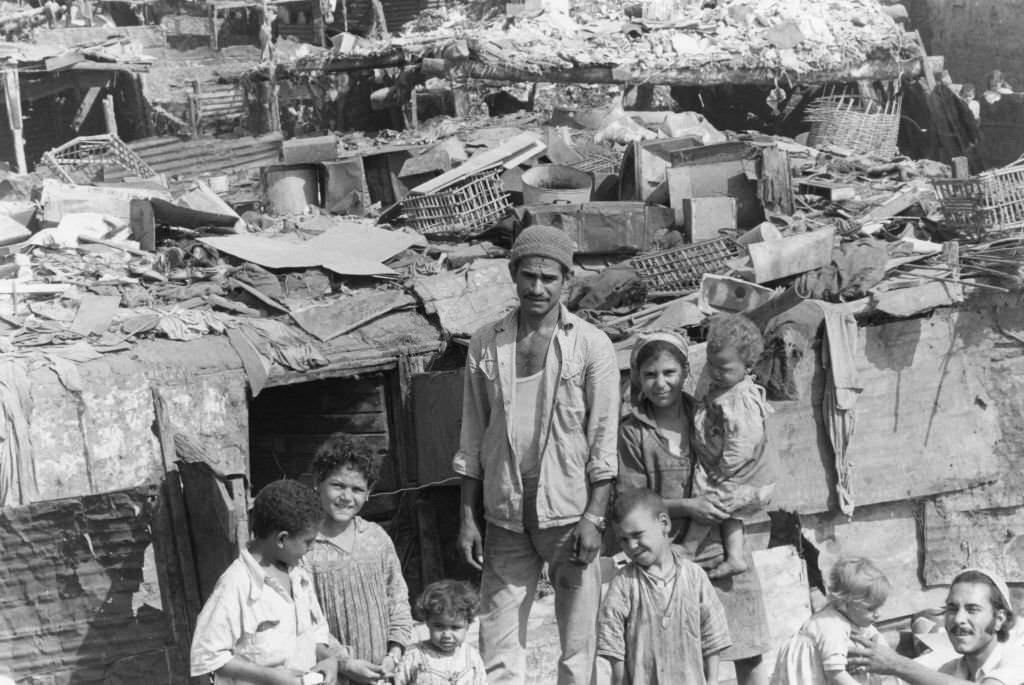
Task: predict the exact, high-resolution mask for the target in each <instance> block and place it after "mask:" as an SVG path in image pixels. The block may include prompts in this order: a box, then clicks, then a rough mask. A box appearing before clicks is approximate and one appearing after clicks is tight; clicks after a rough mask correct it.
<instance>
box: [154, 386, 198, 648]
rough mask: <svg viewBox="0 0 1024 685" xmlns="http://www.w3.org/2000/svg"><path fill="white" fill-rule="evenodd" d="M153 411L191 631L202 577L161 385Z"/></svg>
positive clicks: (155, 393)
mask: <svg viewBox="0 0 1024 685" xmlns="http://www.w3.org/2000/svg"><path fill="white" fill-rule="evenodd" d="M153 415H154V420H153V428H154V430H155V432H156V435H157V439H158V440H159V442H160V452H161V454H162V455H163V465H164V483H165V485H166V488H167V490H166V494H167V508H168V512H169V514H170V519H171V528H172V530H173V533H174V547H175V550H176V552H177V557H178V567H179V569H180V574H181V576H180V577H181V582H182V590H183V591H184V595H185V614H186V615H185V617H184V618H185V621H186V623H187V626H188V633H189V634H190V635H191V634H192V630H193V629H194V628H195V624H196V618H198V616H199V610H200V609H201V608H202V600H201V597H200V594H199V580H198V578H197V577H196V563H195V557H194V555H193V550H192V541H191V536H190V534H189V525H188V518H187V513H186V509H185V498H184V494H183V492H182V489H181V481H180V480H179V474H178V469H177V466H176V462H175V458H176V452H175V447H174V433H175V431H174V427H173V426H172V425H171V423H170V416H169V414H168V409H167V402H166V400H165V399H164V397H163V395H162V394H161V392H160V390H158V389H157V388H153Z"/></svg>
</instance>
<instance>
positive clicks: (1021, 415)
mask: <svg viewBox="0 0 1024 685" xmlns="http://www.w3.org/2000/svg"><path fill="white" fill-rule="evenodd" d="M857 349H858V354H857V359H856V366H857V370H858V373H859V375H860V382H861V385H862V386H863V387H864V391H863V393H862V394H861V396H860V398H859V399H858V402H857V426H856V430H855V432H854V436H853V439H852V441H851V445H850V450H849V456H850V457H851V460H852V462H853V476H854V477H853V482H854V488H853V492H854V500H855V503H856V509H855V511H854V514H853V516H852V517H847V516H844V515H842V514H840V513H839V512H838V511H837V510H836V504H835V503H836V497H835V479H836V470H835V466H834V461H833V456H832V451H831V447H830V445H829V443H828V439H827V437H826V436H827V434H826V432H825V428H824V425H823V423H822V416H821V410H820V406H821V400H822V392H823V389H824V382H825V378H824V372H823V371H822V369H821V359H820V351H819V350H816V349H812V350H811V351H809V352H808V354H807V355H806V356H805V357H804V359H803V360H802V361H801V362H800V363H799V365H798V366H797V370H796V376H797V387H799V388H801V390H802V396H801V397H800V399H798V400H794V401H790V402H772V406H773V408H774V409H775V413H774V414H772V416H771V417H769V419H768V432H769V438H768V439H769V448H770V449H771V450H772V451H774V452H775V453H776V454H777V455H778V459H779V464H780V475H779V479H778V481H779V483H780V484H785V486H784V487H779V488H777V490H776V497H775V502H774V506H773V508H779V509H783V510H786V511H795V512H798V513H799V514H800V518H801V523H802V527H803V528H802V534H803V537H804V538H805V539H806V540H807V542H809V543H810V544H811V545H813V546H814V547H815V548H816V549H817V550H818V553H819V559H818V563H819V568H820V569H821V570H822V571H823V572H825V573H827V572H828V570H829V568H831V566H832V564H834V563H835V561H836V560H838V559H839V558H840V557H842V556H844V555H855V556H867V557H871V558H873V559H875V560H876V561H877V562H878V563H879V565H880V566H881V568H882V570H883V571H885V573H886V574H887V575H888V577H889V578H890V580H891V581H892V585H893V593H892V595H891V596H890V598H889V600H888V601H887V602H886V604H885V606H884V607H883V608H882V616H883V618H895V617H899V616H905V615H908V614H910V613H913V612H915V611H918V610H921V609H924V608H931V607H935V606H938V605H939V604H940V603H941V601H942V600H943V598H944V597H945V592H946V588H945V585H946V584H947V583H948V581H949V580H950V578H951V577H952V576H953V575H954V574H955V572H956V571H957V570H959V569H961V568H964V567H966V566H969V565H976V564H983V565H986V566H988V567H990V568H994V569H996V570H998V571H999V572H1001V573H1003V574H1004V575H1005V576H1006V578H1007V579H1008V581H1009V582H1011V583H1024V568H1022V566H1021V558H1024V497H1022V496H1021V492H1024V298H1022V297H1020V296H1016V295H1005V296H1003V295H999V296H986V297H982V298H975V299H972V300H970V301H969V302H968V303H967V306H966V307H965V308H963V309H960V310H948V309H947V310H938V311H936V312H934V313H933V314H932V315H931V316H929V317H924V318H918V319H909V320H904V321H896V322H892V323H888V324H884V325H878V326H868V327H863V328H860V329H859V332H858V345H857ZM690 362H691V371H692V372H693V373H694V374H695V375H696V374H699V373H700V370H701V368H702V367H703V364H704V359H703V346H695V347H694V348H693V350H692V354H691V358H690ZM812 417H813V418H812ZM1017 591H1018V592H1022V593H1024V587H1019V588H1018V589H1017Z"/></svg>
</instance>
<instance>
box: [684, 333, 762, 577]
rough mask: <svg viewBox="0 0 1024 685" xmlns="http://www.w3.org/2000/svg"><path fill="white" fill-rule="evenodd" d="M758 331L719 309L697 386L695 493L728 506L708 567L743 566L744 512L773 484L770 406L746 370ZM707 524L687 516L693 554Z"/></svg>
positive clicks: (687, 544) (717, 572)
mask: <svg viewBox="0 0 1024 685" xmlns="http://www.w3.org/2000/svg"><path fill="white" fill-rule="evenodd" d="M763 350H764V340H763V339H762V337H761V331H760V330H758V328H757V326H756V325H754V322H752V321H751V320H750V319H748V318H747V317H745V316H743V315H742V314H731V315H726V316H717V317H715V318H714V319H712V320H711V324H710V325H709V327H708V336H707V365H706V367H705V372H706V375H707V378H708V381H709V383H708V387H707V388H706V389H704V390H703V392H701V390H702V389H700V388H698V395H699V396H698V398H697V407H696V409H695V411H694V416H693V437H692V441H691V445H692V447H693V452H694V456H695V457H696V461H697V468H696V470H695V472H694V478H693V496H694V497H700V496H701V495H712V496H714V497H716V498H717V500H718V502H720V503H721V505H722V508H724V509H726V510H727V511H728V512H729V518H728V519H726V520H725V521H723V522H722V523H721V525H720V529H721V537H722V544H723V546H724V548H725V560H724V561H723V562H722V563H721V564H719V565H718V566H716V567H715V568H714V569H712V570H711V571H710V572H709V573H708V575H710V576H711V577H712V578H721V577H725V576H731V575H735V574H738V573H743V572H744V571H746V570H747V565H746V562H745V561H744V534H743V526H744V520H748V519H750V518H752V517H753V516H755V515H756V514H759V513H761V512H763V511H764V510H765V508H766V507H767V506H768V504H769V502H770V501H771V494H772V490H773V489H774V487H775V474H774V470H775V469H774V464H773V463H771V461H770V459H769V458H768V457H767V455H766V454H765V444H766V437H767V436H766V430H765V428H766V426H765V423H766V421H767V418H768V415H769V414H770V413H771V407H769V406H768V401H767V399H766V397H765V392H764V388H762V387H761V386H759V385H756V384H755V383H754V378H753V376H751V375H750V371H751V369H752V368H753V366H754V364H755V363H756V362H757V360H758V359H759V358H760V357H761V352H762V351H763ZM710 532H711V526H708V525H704V524H700V523H698V522H696V521H693V522H691V523H690V526H689V528H688V529H687V531H686V536H685V537H684V539H683V543H682V544H683V547H684V548H685V549H686V550H687V552H688V553H689V554H690V556H691V557H695V556H696V554H697V551H698V548H699V547H700V544H701V543H702V542H703V541H704V540H705V538H707V537H708V534H709V533H710Z"/></svg>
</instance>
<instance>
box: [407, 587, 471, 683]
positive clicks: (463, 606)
mask: <svg viewBox="0 0 1024 685" xmlns="http://www.w3.org/2000/svg"><path fill="white" fill-rule="evenodd" d="M479 608H480V598H479V597H478V596H477V593H476V591H475V590H473V588H472V587H471V586H470V585H469V584H468V583H464V582H462V581H458V580H439V581H437V582H436V583H431V584H430V585H428V586H427V587H426V589H424V590H423V594H422V595H420V598H419V599H418V600H416V606H415V608H414V616H415V618H416V619H417V620H421V621H424V622H425V623H426V624H427V629H428V630H429V631H430V638H429V639H427V640H423V641H422V642H418V643H416V644H415V645H413V646H412V647H410V648H409V651H408V652H406V654H405V657H404V658H403V659H402V661H401V663H400V664H399V666H398V671H397V672H396V673H395V685H487V672H486V670H485V669H484V662H483V660H482V659H481V658H480V653H479V652H477V651H476V648H475V647H473V646H472V645H471V644H469V643H467V642H466V630H467V629H468V628H469V625H470V624H471V623H472V622H473V619H474V618H476V613H477V610H479Z"/></svg>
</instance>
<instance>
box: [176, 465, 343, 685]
mask: <svg viewBox="0 0 1024 685" xmlns="http://www.w3.org/2000/svg"><path fill="white" fill-rule="evenodd" d="M321 515H322V510H321V508H320V500H319V499H317V496H316V494H315V493H314V492H313V491H312V490H311V489H310V488H308V487H306V486H305V485H302V484H301V483H299V482H298V481H293V480H279V481H275V482H273V483H271V484H270V485H267V486H266V487H264V488H263V489H262V490H260V492H259V494H258V495H256V499H255V500H254V501H253V507H252V516H251V523H252V532H253V539H252V540H251V541H250V542H249V544H248V547H247V548H246V549H244V550H242V551H241V553H240V554H239V556H238V558H237V559H235V561H233V562H232V563H231V565H230V566H228V568H227V570H226V571H224V573H223V574H222V575H221V577H220V578H219V579H218V580H217V585H216V586H215V587H214V589H213V594H212V595H210V598H209V599H208V600H206V604H205V605H203V610H202V611H201V612H200V614H199V619H198V621H197V622H196V631H195V634H194V635H193V637H192V650H191V673H192V676H193V677H196V676H201V675H205V674H207V673H212V674H213V675H214V678H215V681H216V683H217V684H218V685H248V684H254V685H255V684H260V685H280V684H284V683H288V684H289V685H294V684H295V683H297V682H299V679H300V678H302V677H303V676H304V675H307V674H310V675H312V676H313V677H311V678H308V681H309V682H328V683H333V682H335V680H336V678H337V672H338V661H337V659H338V657H340V656H343V655H342V654H341V651H340V650H341V648H340V645H338V644H337V642H336V641H335V640H333V639H332V638H331V636H330V633H329V632H328V629H327V621H326V620H325V619H324V615H323V612H322V611H321V610H320V604H319V603H318V602H317V600H316V594H315V593H314V591H313V582H312V581H311V580H310V578H309V575H308V574H307V573H306V571H305V570H303V569H302V568H300V567H299V565H298V563H299V560H300V559H301V558H302V555H303V554H305V553H306V551H307V550H308V549H309V546H310V545H311V544H312V542H313V537H314V536H315V535H316V526H317V523H318V522H319V521H320V517H321ZM332 645H333V648H332ZM314 672H318V674H319V675H322V677H323V679H320V678H319V677H317V674H315V673H314Z"/></svg>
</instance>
